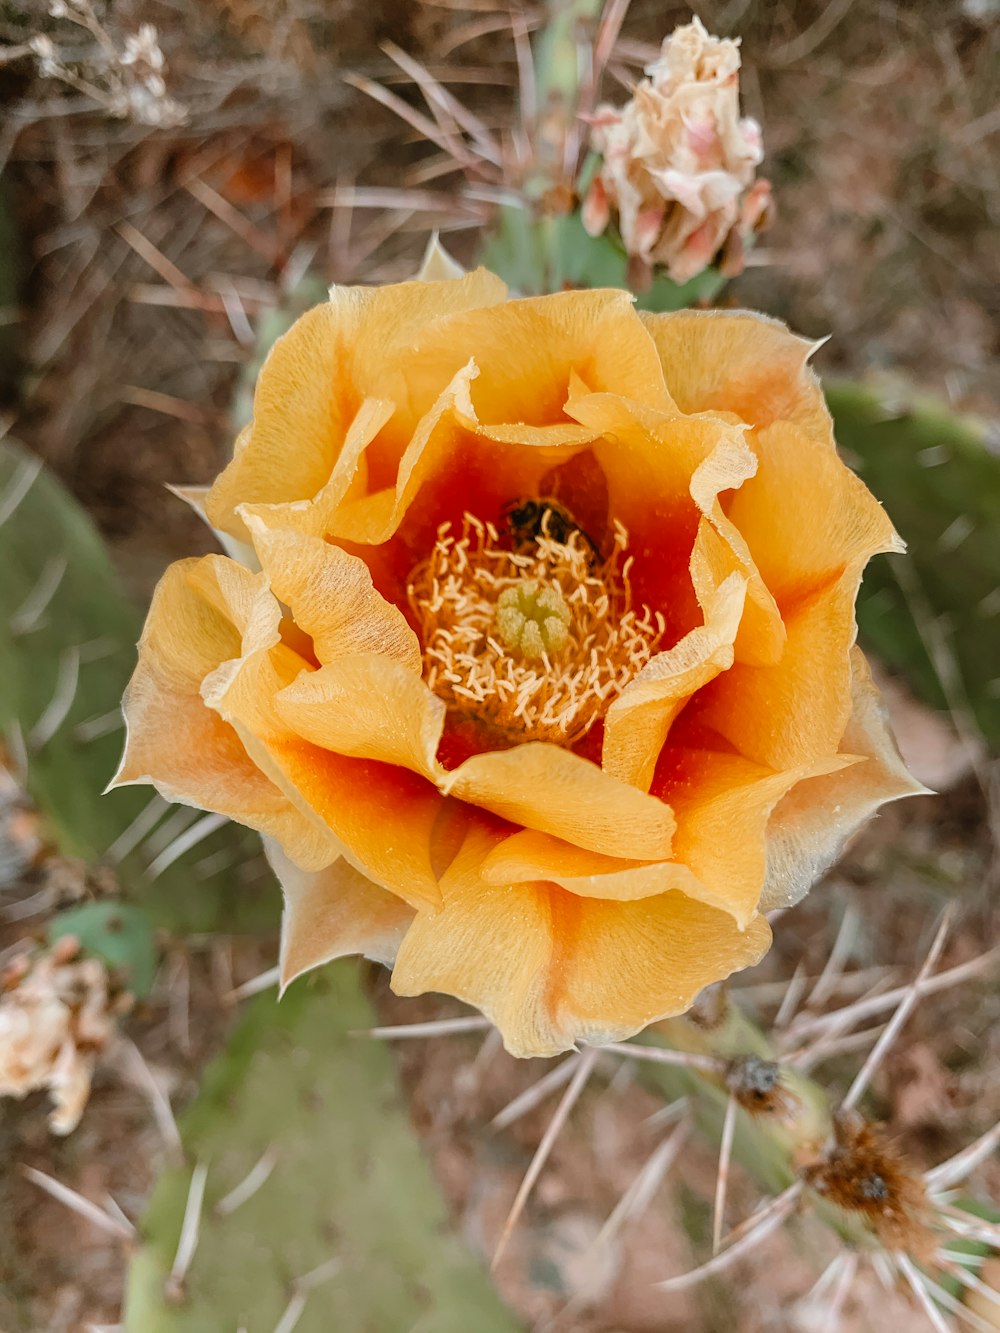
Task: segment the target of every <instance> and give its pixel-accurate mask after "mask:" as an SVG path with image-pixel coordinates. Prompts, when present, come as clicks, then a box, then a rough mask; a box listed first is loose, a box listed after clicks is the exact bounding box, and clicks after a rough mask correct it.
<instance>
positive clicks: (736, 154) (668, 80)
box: [583, 19, 771, 283]
mask: <svg viewBox="0 0 1000 1333" xmlns="http://www.w3.org/2000/svg"><path fill="white" fill-rule="evenodd" d="M739 68H740V54H739V43H738V42H736V41H732V40H730V39H728V38H719V37H712V36H710V35H709V33H708V32H707V31H706V30H705V28H704V27H703V26H702V24H701V22H700V21H699V20H698V19H694V20H693V21H692V22H691V23H689V24H686V25H685V26H684V27H681V28H677V29H676V30H675V31H674V33H673V34H672V35H671V36H669V37H667V38H666V39H665V40H664V43H663V49H662V51H661V53H660V57H659V59H658V60H656V61H654V62H653V63H652V64H651V65H648V66H647V67H646V71H645V72H646V75H647V77H646V78H645V79H643V80H642V81H641V82H640V83H639V85H638V86H637V87H636V89H635V91H634V93H633V96H632V98H631V100H630V101H629V102H627V103H626V104H625V106H623V107H620V108H616V107H612V106H607V105H605V106H601V107H599V108H598V109H597V111H596V113H595V115H594V117H593V122H592V132H591V146H592V147H593V149H594V151H595V152H597V153H600V154H601V156H602V159H603V160H602V162H601V166H600V168H599V170H598V172H597V175H596V176H595V177H594V180H593V182H592V183H591V186H590V189H589V192H588V194H587V197H586V199H585V201H584V206H583V222H584V226H585V227H586V228H587V231H588V232H589V233H590V234H591V235H592V236H598V235H600V234H601V233H602V232H604V231H605V230H606V229H607V227H608V225H609V223H610V222H611V221H612V220H615V221H617V225H618V230H619V231H620V233H621V238H622V241H623V243H624V246H625V249H626V251H627V252H628V254H629V256H630V257H631V259H632V260H633V265H634V266H635V265H637V266H638V267H639V269H645V270H646V272H647V273H648V272H649V270H652V269H656V268H660V269H664V270H666V273H667V275H668V276H669V277H670V278H671V279H673V281H674V282H677V283H684V282H688V281H689V280H690V279H691V278H694V277H696V276H697V275H698V274H699V273H701V272H702V270H703V269H705V268H707V267H708V265H709V264H711V263H712V262H713V260H715V259H716V258H717V257H718V262H719V265H720V267H721V268H722V271H723V272H724V273H726V274H727V276H733V275H734V274H735V273H738V272H740V271H741V269H742V268H743V248H744V243H745V241H746V239H747V238H748V237H749V236H750V235H751V234H752V233H753V232H754V231H755V230H757V229H758V228H759V227H760V226H761V225H763V223H764V222H765V220H766V217H767V213H768V210H769V207H770V197H771V191H770V186H769V184H768V183H767V181H765V180H759V181H756V183H755V181H754V173H755V171H756V168H757V166H758V165H759V164H760V162H761V159H762V157H763V149H762V145H761V133H760V126H759V125H758V124H757V122H756V121H755V120H752V119H750V118H749V117H741V116H740V114H739V111H740V106H739V97H740V92H739Z"/></svg>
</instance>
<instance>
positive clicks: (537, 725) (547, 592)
mask: <svg viewBox="0 0 1000 1333" xmlns="http://www.w3.org/2000/svg"><path fill="white" fill-rule="evenodd" d="M541 529H542V530H541V531H540V532H539V533H538V535H537V536H535V537H534V538H533V540H532V541H531V542H530V543H528V545H527V547H525V546H524V545H523V544H522V545H519V547H518V549H517V550H509V549H506V547H505V545H504V543H503V542H502V540H501V536H500V533H499V531H498V530H497V528H496V527H494V525H493V524H492V523H483V522H481V521H480V520H479V519H477V518H474V517H473V516H472V515H471V514H466V515H465V516H464V519H463V523H462V531H461V535H457V534H456V533H455V532H454V531H453V530H452V526H451V524H450V523H446V524H444V525H442V527H440V528H439V529H438V534H437V541H436V543H435V546H434V549H433V551H432V552H431V555H430V557H429V559H427V560H425V561H423V562H422V563H421V564H420V565H418V566H417V567H416V569H415V570H414V571H413V574H412V575H411V578H410V582H409V584H408V587H407V592H408V595H409V601H410V605H411V607H412V608H413V613H414V616H415V617H416V620H417V623H418V626H419V629H420V635H421V641H422V644H423V659H424V679H425V680H426V682H427V684H428V685H429V686H430V688H431V689H432V690H433V691H434V692H435V693H436V694H437V695H438V696H439V697H440V698H442V699H444V701H445V702H446V703H447V704H448V705H449V706H450V707H451V708H453V709H455V710H456V711H458V712H460V713H465V714H468V715H469V716H471V717H474V718H475V719H477V720H478V721H480V722H482V723H485V724H486V725H487V726H489V727H491V728H493V729H495V730H496V731H498V732H501V733H503V734H506V735H508V736H510V737H511V738H513V739H518V740H547V741H555V742H557V743H560V744H569V743H572V742H574V741H577V740H579V739H580V738H581V737H582V736H583V735H585V734H586V732H587V731H588V730H589V729H590V727H591V726H593V724H594V722H596V721H597V719H598V718H600V717H601V716H603V714H604V712H605V711H606V709H607V708H608V706H609V705H610V703H611V702H612V701H613V700H614V699H615V698H617V696H618V695H619V694H620V693H621V692H622V690H623V689H624V688H625V686H626V685H628V683H629V682H630V681H631V680H633V679H634V678H635V676H636V675H637V674H638V673H639V672H640V671H641V670H642V669H643V667H644V666H645V665H646V664H647V662H649V660H650V658H651V657H652V656H653V655H654V653H655V652H656V651H657V645H658V643H659V641H660V639H661V637H662V635H663V631H664V622H663V617H662V616H661V615H660V614H659V612H657V613H656V614H653V613H651V612H650V611H649V609H648V608H647V607H643V608H642V609H641V611H636V610H635V609H633V607H632V598H631V589H630V583H629V571H630V569H631V565H632V559H631V557H630V556H627V555H626V554H625V553H626V550H627V547H628V533H627V532H626V531H625V529H624V528H623V527H622V526H621V524H616V525H615V533H614V549H613V551H612V552H611V554H610V556H609V557H608V558H607V559H606V560H598V559H597V558H596V557H595V553H594V550H593V547H592V545H591V544H590V543H589V542H588V540H587V539H586V538H585V537H584V536H583V535H582V534H581V533H580V532H578V531H570V532H569V533H567V534H566V540H565V541H556V540H554V539H553V538H552V537H550V536H549V535H548V525H547V523H545V522H543V523H542V525H541Z"/></svg>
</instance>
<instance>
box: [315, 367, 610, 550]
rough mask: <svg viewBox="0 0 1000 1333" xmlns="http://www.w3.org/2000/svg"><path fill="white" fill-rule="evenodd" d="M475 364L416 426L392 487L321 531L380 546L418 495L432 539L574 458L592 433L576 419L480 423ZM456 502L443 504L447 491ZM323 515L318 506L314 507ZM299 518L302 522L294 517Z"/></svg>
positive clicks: (348, 508) (421, 524) (355, 503)
mask: <svg viewBox="0 0 1000 1333" xmlns="http://www.w3.org/2000/svg"><path fill="white" fill-rule="evenodd" d="M478 374H479V369H478V366H477V365H476V363H475V361H474V360H470V361H468V362H467V363H466V364H464V365H463V366H461V367H460V369H459V370H458V371H456V373H455V374H454V376H452V378H451V379H450V380H449V381H447V382H446V384H445V386H444V388H443V390H442V392H441V393H440V395H439V396H438V398H437V399H436V401H435V402H434V404H433V406H432V407H431V409H430V410H429V411H428V412H427V413H425V415H424V416H423V418H422V419H421V420H420V421H419V423H418V424H417V427H416V429H415V431H414V433H413V437H412V439H411V440H410V442H409V444H408V445H407V446H406V449H405V451H404V452H403V455H402V458H401V459H400V461H399V468H398V471H397V472H396V474H395V476H394V478H393V482H392V485H390V486H386V487H383V488H381V489H379V490H375V491H373V492H372V493H371V494H368V495H363V496H356V497H354V498H353V499H350V500H349V501H347V502H345V503H343V504H341V505H340V507H339V508H338V509H337V510H336V511H335V512H334V511H332V510H329V511H328V512H326V513H325V518H324V522H325V526H324V528H323V531H324V532H326V533H327V534H328V535H331V536H334V537H336V538H337V539H338V540H342V541H348V542H353V543H357V544H360V545H366V546H377V545H379V544H381V543H383V542H385V541H388V539H389V538H390V537H391V536H392V535H393V534H394V533H396V532H397V530H398V529H399V528H400V525H401V524H402V523H403V521H404V519H405V518H407V516H408V515H409V516H410V518H411V526H412V515H410V510H411V507H412V506H413V505H414V502H415V501H416V500H417V498H418V496H419V498H420V513H419V514H418V515H417V527H418V528H421V529H422V530H423V532H424V534H425V540H426V539H427V537H428V536H429V535H430V534H431V533H434V532H435V531H436V529H437V527H438V525H439V524H440V523H441V522H442V521H444V520H445V519H446V518H450V519H451V520H452V521H455V520H456V519H459V518H460V517H461V514H462V513H463V512H464V511H465V510H468V509H472V510H474V511H475V512H477V513H479V514H487V515H489V514H490V513H491V512H499V509H500V508H501V507H502V505H503V504H504V503H505V502H506V501H507V500H509V499H510V497H511V495H516V494H519V493H531V492H532V491H534V490H535V489H537V487H538V486H539V483H540V480H541V478H542V476H543V475H544V474H545V473H546V472H547V471H548V470H549V469H550V468H551V467H552V465H553V463H554V462H556V461H562V460H563V459H565V458H570V457H572V455H573V453H574V452H575V451H576V450H577V449H579V448H582V447H583V446H585V445H586V444H588V443H590V441H592V440H593V438H594V432H593V431H592V430H589V429H587V428H586V427H583V426H579V425H577V424H576V423H575V422H572V421H563V422H556V423H554V424H551V425H543V426H534V425H522V424H518V425H514V426H506V425H485V424H483V423H482V422H480V421H479V419H478V417H477V415H476V409H475V406H474V405H473V402H472V398H471V385H472V384H473V382H474V380H475V378H476V376H477V375H478ZM442 490H443V491H445V492H447V493H451V494H453V499H454V501H457V502H458V507H457V512H453V510H454V509H455V508H456V505H455V504H454V503H451V504H449V503H447V502H446V503H444V504H442V503H441V500H440V493H441V491H442ZM315 508H316V510H317V511H318V510H319V508H320V506H319V503H318V502H317V505H316V506H315ZM294 521H296V522H297V521H298V520H297V519H295V520H294Z"/></svg>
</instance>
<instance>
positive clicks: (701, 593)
mask: <svg viewBox="0 0 1000 1333" xmlns="http://www.w3.org/2000/svg"><path fill="white" fill-rule="evenodd" d="M756 471H757V458H756V456H755V454H754V452H753V450H751V449H750V447H749V446H748V445H747V444H746V443H745V441H743V440H742V439H741V440H735V439H733V438H731V437H730V438H724V439H722V440H720V441H719V443H718V444H717V445H716V447H715V448H714V449H713V450H712V452H711V454H709V456H708V457H707V458H706V459H705V460H704V462H703V463H701V464H699V466H698V467H697V468H696V469H695V472H694V475H693V476H692V478H691V498H692V499H693V500H694V502H695V504H696V505H697V506H698V508H699V510H700V511H701V513H702V514H703V516H704V517H703V518H702V520H701V522H700V523H699V525H698V535H697V537H696V538H695V543H694V548H693V549H692V552H691V563H690V569H691V582H692V584H693V586H694V590H695V595H696V596H697V598H698V601H699V602H700V603H701V605H702V607H704V606H705V603H706V599H707V598H710V597H714V595H715V592H716V589H717V588H718V587H719V585H720V584H721V583H722V582H723V580H724V579H726V578H728V577H729V576H730V575H731V574H733V573H738V574H740V575H742V577H743V578H744V579H745V580H746V585H747V595H746V605H745V607H744V611H743V619H742V621H741V623H740V627H739V633H738V634H737V636H736V642H735V645H734V654H735V658H736V661H738V662H749V663H751V664H752V665H754V666H766V665H771V664H773V663H775V662H777V661H779V660H780V658H781V654H782V652H783V650H784V647H785V626H784V624H783V622H782V619H781V612H780V611H779V610H778V606H777V603H776V602H775V599H774V597H773V595H772V591H771V590H770V589H769V588H768V587H767V585H766V583H765V581H764V579H763V578H762V576H761V572H760V570H759V569H758V567H757V565H756V563H755V561H754V558H753V555H752V553H751V551H750V548H749V547H748V545H747V543H746V541H745V540H744V538H743V535H742V533H741V532H740V531H739V529H738V527H737V526H736V524H735V523H734V522H732V520H731V517H728V516H727V515H726V513H725V511H724V510H723V508H722V505H721V503H720V501H719V496H720V495H721V494H723V492H725V493H726V494H727V499H728V500H729V503H730V506H731V505H732V501H733V499H734V498H735V495H738V494H739V492H740V490H741V488H742V487H743V485H744V483H745V482H746V483H749V482H750V481H751V480H752V478H753V476H754V474H755V473H756ZM730 492H732V493H733V494H732V495H730V494H729V493H730Z"/></svg>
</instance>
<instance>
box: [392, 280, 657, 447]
mask: <svg viewBox="0 0 1000 1333" xmlns="http://www.w3.org/2000/svg"><path fill="white" fill-rule="evenodd" d="M470 356H471V357H473V358H474V359H475V362H476V365H477V366H478V367H479V370H480V375H479V377H478V379H477V380H476V383H475V385H474V388H473V393H472V397H473V402H474V403H475V408H476V414H477V416H478V419H479V420H480V421H481V422H483V423H484V425H487V426H495V425H501V424H505V423H506V424H511V425H516V424H520V425H526V426H551V425H554V424H556V423H559V422H564V421H565V420H566V416H565V413H564V411H563V408H564V404H565V403H566V400H567V397H568V395H569V390H570V375H571V373H574V372H575V375H576V376H577V377H578V379H580V380H582V381H583V382H584V383H585V384H587V385H588V386H589V388H590V389H591V390H592V391H593V392H595V393H600V392H603V391H605V390H610V391H611V392H613V393H620V394H624V395H626V396H627V397H630V398H635V399H636V400H637V401H639V402H642V403H648V404H649V405H650V406H652V407H655V408H661V409H664V410H669V409H670V408H672V407H673V402H672V400H671V398H670V395H669V393H668V392H667V390H666V387H665V385H664V381H663V371H662V369H661V367H660V361H659V357H658V356H657V352H656V348H655V347H654V345H653V342H652V341H651V339H650V337H649V335H648V334H647V332H646V330H645V329H644V327H643V324H642V322H641V320H640V319H639V318H638V317H637V315H636V313H635V310H634V309H633V306H632V298H631V297H630V296H629V295H628V293H626V292H621V291H611V290H605V291H574V292H558V293H556V294H555V295H552V296H537V297H527V298H523V299H521V300H515V301H507V302H505V303H504V304H503V305H502V306H498V307H494V308H492V309H490V310H489V312H483V311H476V310H469V311H464V312H461V313H459V314H455V315H452V316H450V317H449V318H445V319H442V320H440V321H439V322H437V323H436V324H434V325H431V326H428V327H427V328H425V329H423V330H421V332H420V333H419V334H418V336H417V337H416V338H415V339H414V341H413V345H412V350H411V354H410V356H409V357H408V362H407V382H408V384H409V386H410V388H411V392H413V393H414V394H415V395H416V397H418V398H421V399H422V398H425V397H426V396H427V395H428V393H429V389H430V386H434V391H435V392H437V391H439V390H440V388H441V386H442V385H444V384H445V383H447V382H448V380H449V379H450V378H451V376H452V375H454V374H455V372H456V371H457V370H458V369H459V368H460V367H461V366H462V365H463V364H464V363H465V361H466V360H467V359H468V357H470Z"/></svg>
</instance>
